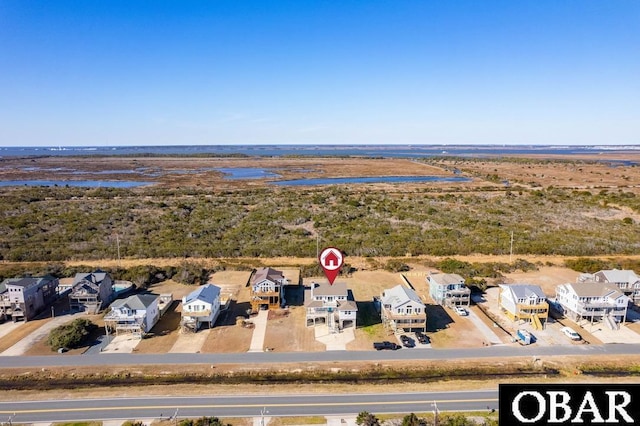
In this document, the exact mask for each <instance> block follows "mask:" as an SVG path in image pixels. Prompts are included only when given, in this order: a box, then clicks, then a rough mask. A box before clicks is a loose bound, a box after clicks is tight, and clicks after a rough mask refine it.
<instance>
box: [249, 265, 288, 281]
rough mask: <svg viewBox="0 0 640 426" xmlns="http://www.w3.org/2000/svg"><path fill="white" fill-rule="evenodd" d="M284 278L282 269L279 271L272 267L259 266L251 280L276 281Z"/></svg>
mask: <svg viewBox="0 0 640 426" xmlns="http://www.w3.org/2000/svg"><path fill="white" fill-rule="evenodd" d="M283 278H284V275H282V272H281V271H277V270H275V269H272V268H259V269H257V270H256V273H255V274H253V280H252V281H251V282H252V283H253V284H255V283H257V282H260V281H262V280H264V279H268V280H269V281H272V282H276V281H277V280H281V279H283Z"/></svg>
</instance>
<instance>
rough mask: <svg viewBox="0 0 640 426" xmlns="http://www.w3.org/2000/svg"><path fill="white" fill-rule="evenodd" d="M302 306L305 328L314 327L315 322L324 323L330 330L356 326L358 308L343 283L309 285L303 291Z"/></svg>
mask: <svg viewBox="0 0 640 426" xmlns="http://www.w3.org/2000/svg"><path fill="white" fill-rule="evenodd" d="M304 300H305V303H304V306H305V308H307V315H306V319H307V326H309V325H315V324H316V322H317V321H320V322H324V323H325V324H327V325H328V326H329V329H330V330H335V329H336V326H337V327H338V328H339V329H342V328H344V327H345V326H353V327H355V326H356V315H357V313H358V306H357V305H356V302H354V301H353V300H352V299H351V297H350V294H349V290H347V285H346V284H345V283H344V282H334V283H333V285H331V284H329V282H328V281H327V282H325V281H323V282H321V283H315V282H314V283H311V288H310V289H309V290H308V291H305V297H304Z"/></svg>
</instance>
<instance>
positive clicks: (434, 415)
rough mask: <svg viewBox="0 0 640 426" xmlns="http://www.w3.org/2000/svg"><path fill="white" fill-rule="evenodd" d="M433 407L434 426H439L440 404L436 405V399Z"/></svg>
mask: <svg viewBox="0 0 640 426" xmlns="http://www.w3.org/2000/svg"><path fill="white" fill-rule="evenodd" d="M431 406H432V407H433V424H434V426H438V404H437V403H436V401H435V399H434V400H433V404H431Z"/></svg>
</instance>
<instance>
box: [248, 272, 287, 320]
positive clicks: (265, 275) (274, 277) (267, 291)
mask: <svg viewBox="0 0 640 426" xmlns="http://www.w3.org/2000/svg"><path fill="white" fill-rule="evenodd" d="M287 284H288V281H287V279H286V278H285V277H284V275H283V273H282V272H281V271H278V270H276V269H272V268H260V269H258V270H256V272H255V274H253V277H252V278H251V291H250V292H251V309H252V310H254V311H258V310H260V309H275V308H279V307H280V306H282V305H284V297H283V294H284V286H286V285H287Z"/></svg>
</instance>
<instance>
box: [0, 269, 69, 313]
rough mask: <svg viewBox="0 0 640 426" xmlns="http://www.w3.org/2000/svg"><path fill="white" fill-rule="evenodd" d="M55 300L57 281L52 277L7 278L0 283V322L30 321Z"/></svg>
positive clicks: (56, 296)
mask: <svg viewBox="0 0 640 426" xmlns="http://www.w3.org/2000/svg"><path fill="white" fill-rule="evenodd" d="M57 298H58V279H57V278H55V277H53V276H50V275H47V276H44V277H23V278H7V279H6V280H4V281H2V283H0V320H3V321H4V320H9V319H10V320H12V321H14V322H16V321H29V320H32V319H34V318H35V317H36V316H37V315H38V314H39V313H40V312H42V311H44V310H45V309H47V308H50V307H51V306H52V305H53V303H54V302H55V301H56V299H57Z"/></svg>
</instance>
